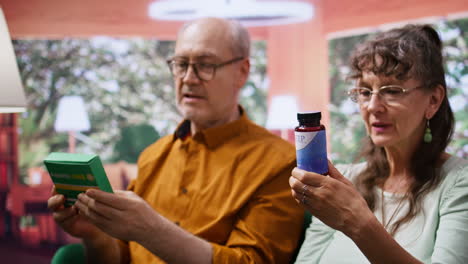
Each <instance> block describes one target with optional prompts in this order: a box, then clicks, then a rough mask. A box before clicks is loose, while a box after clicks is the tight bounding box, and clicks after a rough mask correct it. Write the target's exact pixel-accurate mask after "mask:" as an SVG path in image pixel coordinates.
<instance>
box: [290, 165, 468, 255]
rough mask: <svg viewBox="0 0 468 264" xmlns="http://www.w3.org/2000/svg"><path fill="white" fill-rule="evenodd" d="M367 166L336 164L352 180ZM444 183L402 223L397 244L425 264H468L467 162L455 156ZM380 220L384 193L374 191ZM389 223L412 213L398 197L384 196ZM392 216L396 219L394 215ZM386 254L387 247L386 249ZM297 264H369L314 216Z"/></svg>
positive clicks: (348, 241) (350, 243) (446, 167)
mask: <svg viewBox="0 0 468 264" xmlns="http://www.w3.org/2000/svg"><path fill="white" fill-rule="evenodd" d="M364 166H365V163H360V164H354V165H345V166H338V167H337V168H338V170H339V171H341V172H342V173H343V175H344V176H346V177H347V178H349V179H351V181H352V180H353V179H354V178H355V177H356V176H357V175H358V174H359V172H360V171H362V169H363V168H364ZM440 173H441V174H442V181H441V183H440V184H439V186H438V187H437V188H435V189H433V190H432V191H431V192H430V193H428V194H427V195H426V196H424V199H423V201H422V209H423V210H422V212H421V213H419V214H418V215H417V216H416V217H415V218H414V219H413V220H411V221H410V222H407V223H405V224H404V225H402V226H401V227H400V228H399V229H398V231H397V233H396V234H395V236H394V238H395V240H396V241H397V242H398V243H399V244H400V245H401V246H402V247H403V248H405V250H407V251H408V252H409V253H410V254H411V255H413V256H414V257H416V258H417V259H419V260H420V261H422V262H424V263H444V264H452V263H460V264H466V263H468V161H467V160H464V159H461V158H457V157H453V156H452V157H451V158H450V159H448V160H447V161H446V162H445V163H444V165H443V166H442V168H441V169H440ZM375 192H376V209H375V211H374V214H375V216H376V217H377V219H378V220H379V221H380V222H382V199H381V197H382V190H381V189H380V188H376V189H375ZM383 197H384V201H385V203H384V208H385V214H384V215H385V216H386V221H389V220H390V219H391V221H390V224H391V223H394V222H395V220H398V219H399V218H400V217H401V216H402V215H404V214H405V213H406V212H407V210H408V203H407V202H403V203H400V201H401V200H400V199H399V198H400V197H401V196H400V195H398V194H393V193H388V192H384V193H383ZM392 215H394V216H393V217H392ZM382 250H385V249H382ZM296 263H314V264H315V263H327V264H328V263H369V261H368V260H367V258H366V257H365V256H364V254H362V253H361V251H360V250H359V248H358V247H357V246H356V245H355V244H354V242H353V241H352V240H351V239H349V238H348V237H347V236H345V235H344V234H343V233H342V232H340V231H336V230H334V229H332V228H330V227H328V226H326V225H325V224H323V223H322V222H321V221H320V220H318V219H317V218H315V217H312V222H311V224H310V226H309V228H308V229H307V231H306V238H305V240H304V243H303V244H302V247H301V249H300V252H299V255H298V257H297V260H296Z"/></svg>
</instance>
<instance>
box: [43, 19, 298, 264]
mask: <svg viewBox="0 0 468 264" xmlns="http://www.w3.org/2000/svg"><path fill="white" fill-rule="evenodd" d="M249 49H250V39H249V36H248V33H247V31H246V30H245V29H244V28H243V27H241V26H240V25H239V24H238V23H236V22H233V21H226V20H222V19H217V18H205V19H200V20H197V21H195V22H192V23H190V24H188V25H185V26H184V27H183V28H182V29H181V31H180V33H179V35H178V38H177V42H176V47H175V55H174V56H173V57H172V58H171V59H170V60H169V61H168V64H169V67H170V69H171V72H172V73H173V76H174V82H175V88H176V100H177V105H178V108H179V110H180V112H181V113H182V115H183V116H184V118H185V120H184V121H183V122H182V123H181V124H180V125H179V127H178V128H177V129H176V131H175V133H174V134H173V135H169V136H166V137H164V138H162V139H160V140H159V141H157V142H156V143H154V144H153V145H151V146H149V147H148V148H147V149H146V150H145V151H144V152H143V153H142V154H141V156H140V158H139V161H138V167H139V172H138V177H137V179H136V180H134V181H133V182H132V183H131V184H130V186H129V191H117V192H116V193H115V194H109V193H105V192H102V191H98V190H88V191H87V192H86V194H80V195H79V200H78V201H77V202H76V204H75V205H74V206H73V207H70V208H64V207H63V205H62V204H63V201H64V197H63V196H61V195H55V196H52V197H51V198H50V199H49V208H51V209H52V210H53V211H54V218H55V220H56V221H57V222H58V223H59V224H60V226H62V227H63V229H64V230H65V231H67V232H69V233H70V234H72V235H74V236H77V237H80V238H82V240H83V244H84V248H85V249H86V255H87V258H88V260H89V262H92V263H128V262H131V263H161V262H168V263H288V262H289V260H290V258H291V256H292V254H293V253H294V251H295V248H296V246H297V241H298V239H299V236H300V231H301V227H302V220H303V211H302V209H300V208H299V206H298V205H296V203H295V202H294V200H293V199H292V198H291V195H290V190H289V188H288V187H289V186H288V177H289V175H290V172H291V170H292V168H293V167H294V166H295V155H294V148H293V147H292V146H291V145H290V144H288V143H287V142H285V141H283V140H281V139H280V138H278V137H276V136H274V135H272V134H270V133H269V132H268V131H266V130H265V129H263V128H261V127H259V126H257V125H255V124H254V123H253V122H251V121H250V120H249V119H248V118H247V115H246V113H245V112H244V110H243V109H242V107H240V106H239V104H238V95H239V91H240V89H241V88H242V86H243V85H244V84H245V82H246V80H247V77H248V74H249V68H250V62H249V52H250V51H249Z"/></svg>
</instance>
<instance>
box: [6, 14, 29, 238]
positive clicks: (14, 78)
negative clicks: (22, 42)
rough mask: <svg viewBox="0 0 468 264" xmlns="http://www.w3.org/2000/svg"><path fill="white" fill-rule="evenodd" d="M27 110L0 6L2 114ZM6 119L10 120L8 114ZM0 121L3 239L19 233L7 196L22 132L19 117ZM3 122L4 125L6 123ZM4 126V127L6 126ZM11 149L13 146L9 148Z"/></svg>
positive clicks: (15, 172) (15, 171)
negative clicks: (20, 132)
mask: <svg viewBox="0 0 468 264" xmlns="http://www.w3.org/2000/svg"><path fill="white" fill-rule="evenodd" d="M24 111H26V98H25V96H24V90H23V85H22V83H21V77H20V74H19V70H18V65H17V64H16V57H15V52H14V50H13V45H12V42H11V38H10V33H9V31H8V26H7V23H6V19H5V16H4V14H3V10H2V8H1V7H0V114H6V113H18V112H24ZM5 117H7V116H6V115H5ZM1 119H3V118H0V183H1V182H2V181H3V182H4V185H3V186H1V185H2V184H0V238H1V237H3V236H6V237H7V236H11V235H14V234H17V233H18V225H15V224H14V223H16V222H15V220H14V218H13V217H12V216H11V214H10V213H9V210H8V209H7V206H6V205H7V203H6V200H7V195H8V193H9V192H10V190H11V187H12V186H13V185H15V184H16V183H18V182H19V181H18V175H19V173H18V151H17V150H18V132H17V131H18V130H17V127H16V115H14V114H12V115H11V116H10V118H9V119H6V120H11V119H13V121H7V122H2V120H1ZM2 123H3V124H2ZM2 126H3V127H2ZM8 146H10V147H8Z"/></svg>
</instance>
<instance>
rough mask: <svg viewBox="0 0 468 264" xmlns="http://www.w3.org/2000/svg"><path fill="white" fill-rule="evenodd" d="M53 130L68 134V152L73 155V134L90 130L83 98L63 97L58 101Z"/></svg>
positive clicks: (74, 143)
mask: <svg viewBox="0 0 468 264" xmlns="http://www.w3.org/2000/svg"><path fill="white" fill-rule="evenodd" d="M54 128H55V131H57V132H68V152H69V153H74V152H75V145H76V137H75V133H76V132H81V131H88V130H89V129H90V123H89V119H88V114H87V112H86V109H85V105H84V102H83V98H81V97H80V96H65V97H62V99H60V101H59V105H58V108H57V118H56V119H55V124H54Z"/></svg>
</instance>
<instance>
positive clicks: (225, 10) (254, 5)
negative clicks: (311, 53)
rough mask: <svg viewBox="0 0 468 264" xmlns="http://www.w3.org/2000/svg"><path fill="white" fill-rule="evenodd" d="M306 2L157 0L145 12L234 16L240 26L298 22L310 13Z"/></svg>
mask: <svg viewBox="0 0 468 264" xmlns="http://www.w3.org/2000/svg"><path fill="white" fill-rule="evenodd" d="M313 14H314V9H313V6H312V5H311V4H309V3H305V2H298V1H255V0H192V1H186V0H159V1H156V2H153V3H151V4H150V6H149V16H150V17H151V18H154V19H159V20H170V21H190V20H194V19H198V18H201V17H221V18H226V19H234V20H238V21H239V22H241V23H242V24H243V25H244V26H248V27H253V26H272V25H282V24H292V23H300V22H305V21H307V20H310V19H311V18H312V17H313Z"/></svg>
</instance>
